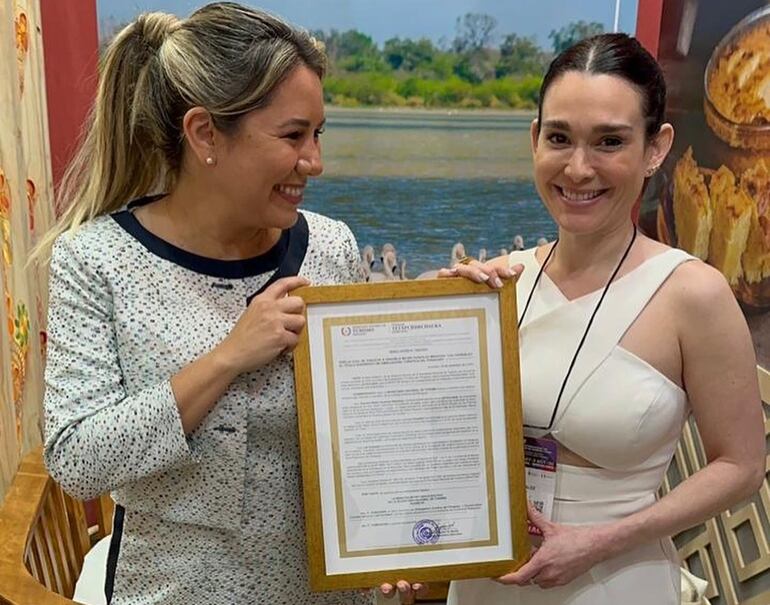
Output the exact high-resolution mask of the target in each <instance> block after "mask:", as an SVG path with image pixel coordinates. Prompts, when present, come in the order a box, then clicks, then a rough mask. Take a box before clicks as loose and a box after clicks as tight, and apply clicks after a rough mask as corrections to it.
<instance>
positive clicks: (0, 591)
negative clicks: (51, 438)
mask: <svg viewBox="0 0 770 605" xmlns="http://www.w3.org/2000/svg"><path fill="white" fill-rule="evenodd" d="M111 502H112V501H111V500H110V499H109V498H102V499H100V500H99V501H98V502H97V503H96V505H95V506H96V511H95V512H96V517H97V518H96V522H95V525H93V526H91V527H89V524H88V522H87V521H86V512H85V508H84V506H83V503H82V502H80V501H78V500H75V499H74V498H71V497H70V496H68V495H67V494H65V493H64V491H63V490H62V489H61V487H59V486H58V485H57V484H56V483H55V482H54V481H53V479H51V477H50V476H49V475H48V473H47V472H46V469H45V466H44V464H43V459H42V451H41V450H40V449H38V450H36V451H34V452H32V453H30V454H29V455H28V456H27V457H25V458H24V460H23V461H22V463H21V466H20V468H19V471H18V473H17V474H16V477H15V478H14V481H13V483H12V485H11V488H10V490H9V492H8V494H7V496H6V499H5V502H4V503H3V506H2V508H1V509H0V536H2V539H1V540H0V603H2V604H3V605H61V604H64V603H73V601H71V600H70V599H71V597H72V594H73V593H74V590H75V583H76V582H77V579H78V576H79V575H80V571H81V569H82V566H83V558H84V557H85V555H86V553H87V552H88V551H89V550H90V548H91V545H92V544H93V543H95V542H96V541H97V540H99V539H101V538H103V537H104V536H105V535H107V534H108V533H109V532H110V528H111V518H112V504H111Z"/></svg>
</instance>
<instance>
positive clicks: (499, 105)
mask: <svg viewBox="0 0 770 605" xmlns="http://www.w3.org/2000/svg"><path fill="white" fill-rule="evenodd" d="M496 27H497V21H496V20H495V18H494V17H492V16H490V15H485V14H479V13H467V14H465V15H463V16H462V17H458V19H457V22H456V35H455V38H454V40H452V41H451V43H446V42H444V43H443V44H439V46H437V45H436V44H434V43H433V42H432V41H431V40H428V39H427V38H421V39H418V40H411V39H408V38H403V39H402V38H391V39H389V40H387V41H386V42H385V44H384V45H383V47H382V50H380V49H379V48H378V47H377V45H376V44H375V43H374V41H373V40H372V39H371V37H369V36H367V35H365V34H363V33H361V32H358V31H355V30H348V31H345V32H339V31H337V30H331V31H329V32H313V35H314V36H315V37H316V38H318V39H319V40H321V41H323V42H324V44H325V45H326V51H327V55H328V56H329V60H330V63H331V69H330V75H329V76H328V77H327V79H326V82H325V85H324V89H325V98H326V101H327V102H329V103H333V104H335V105H340V106H343V107H358V106H367V105H377V106H395V107H467V108H494V109H503V108H514V109H534V108H536V107H537V101H538V95H539V92H540V85H541V83H542V74H543V73H544V72H545V70H546V68H547V66H548V62H549V61H550V60H551V56H552V55H551V54H550V53H548V52H546V51H545V50H543V49H542V48H540V47H539V46H538V45H537V43H536V41H535V39H534V38H532V37H526V36H520V35H518V34H507V35H505V36H504V37H503V39H502V42H501V43H500V46H499V48H495V47H493V45H492V43H493V41H494V38H495V34H494V31H495V29H496ZM603 29H604V28H603V26H602V24H601V23H586V22H585V21H577V22H573V23H570V24H568V25H566V26H564V27H562V28H561V29H559V30H558V31H557V30H554V31H552V32H551V34H550V36H549V38H550V39H551V42H552V44H553V48H554V52H560V51H561V50H564V49H565V48H567V47H569V46H571V45H572V44H574V43H575V42H577V41H579V40H582V39H584V38H586V37H588V36H592V35H595V34H598V33H601V32H602V31H603Z"/></svg>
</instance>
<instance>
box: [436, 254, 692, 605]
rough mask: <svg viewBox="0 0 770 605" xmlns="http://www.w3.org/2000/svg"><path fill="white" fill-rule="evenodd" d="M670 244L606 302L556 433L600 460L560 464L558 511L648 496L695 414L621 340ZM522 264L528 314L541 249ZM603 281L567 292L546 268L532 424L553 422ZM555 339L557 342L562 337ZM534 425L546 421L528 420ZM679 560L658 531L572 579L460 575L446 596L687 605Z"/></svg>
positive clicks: (528, 355) (564, 514)
mask: <svg viewBox="0 0 770 605" xmlns="http://www.w3.org/2000/svg"><path fill="white" fill-rule="evenodd" d="M691 259H692V257H691V256H689V255H687V254H686V253H684V252H682V251H681V250H674V249H672V250H667V251H666V252H664V253H662V254H659V255H658V256H655V257H653V258H651V259H648V260H647V261H646V262H644V263H643V264H642V265H640V266H639V267H637V268H636V269H634V270H633V271H631V272H629V273H627V274H626V275H624V276H623V277H621V278H619V279H617V280H616V281H615V282H614V283H613V284H612V286H611V287H610V289H609V291H608V293H607V296H606V297H605V299H604V302H603V303H602V305H601V308H600V309H599V311H598V314H597V316H596V319H595V320H594V323H593V327H592V328H591V330H590V332H589V334H588V337H587V339H586V342H585V345H584V346H583V348H582V350H581V352H580V354H579V356H578V358H577V362H576V364H575V367H574V369H573V371H572V374H571V375H570V379H569V382H568V383H567V386H566V389H565V391H564V395H563V397H562V401H561V404H560V406H559V410H558V413H557V416H556V420H555V424H554V428H553V430H552V431H550V432H551V434H552V435H553V436H554V438H556V439H557V440H558V441H559V442H561V443H562V444H563V445H564V446H565V447H567V448H569V449H570V450H572V451H573V452H575V453H576V454H578V455H580V456H582V457H583V458H585V459H587V460H589V461H590V462H592V463H593V464H595V465H596V466H597V467H599V468H582V467H575V466H569V465H565V464H561V465H559V466H558V468H557V475H556V498H555V501H554V510H553V520H554V521H556V522H558V523H565V524H575V525H579V524H593V523H602V522H609V521H613V520H616V519H620V518H623V517H626V516H628V515H630V514H632V513H634V512H637V511H639V510H641V509H643V508H646V507H648V506H650V505H651V504H652V503H653V502H654V501H655V498H656V495H655V494H656V492H657V489H658V487H659V486H660V483H661V481H662V479H663V476H664V474H665V472H666V469H667V467H668V464H669V462H670V461H671V458H672V456H673V454H674V451H675V449H676V444H677V441H678V439H679V436H680V434H681V430H682V426H683V424H684V422H685V421H686V419H687V416H688V414H689V411H690V410H689V404H688V400H687V395H686V393H685V392H684V391H683V390H682V389H681V388H680V387H679V386H678V385H676V384H675V383H673V382H672V381H671V380H670V379H668V378H667V377H666V376H664V375H663V374H661V373H660V372H659V371H657V370H656V369H655V368H653V367H652V366H651V365H650V364H648V363H647V362H645V361H644V360H642V359H640V358H639V357H637V356H636V355H634V354H633V353H631V352H629V351H627V350H626V349H624V348H622V347H621V346H620V345H619V342H620V340H621V339H622V337H623V335H624V334H625V332H626V331H627V330H628V328H629V327H630V326H631V324H632V323H633V322H634V320H635V319H636V318H637V316H638V315H639V313H640V312H641V311H642V310H643V309H644V307H645V306H646V304H647V303H648V302H649V300H650V299H651V298H652V297H653V296H654V295H655V293H656V292H657V291H658V289H659V287H660V286H661V284H662V283H663V282H664V281H665V280H666V279H667V278H668V277H669V275H670V274H671V272H672V271H673V270H674V269H676V267H678V266H679V265H680V264H681V263H683V262H686V261H688V260H691ZM510 262H511V265H513V264H516V263H522V264H524V266H525V268H526V270H525V271H524V273H523V274H522V277H521V279H520V280H519V283H518V286H517V287H518V291H517V294H518V300H519V313H520V314H521V312H522V310H523V307H524V304H525V302H526V298H527V296H528V295H529V293H530V291H531V290H532V287H533V283H534V281H535V278H536V276H537V273H538V270H539V268H540V266H539V263H538V261H537V260H536V258H535V254H534V250H525V251H522V252H514V253H513V254H511V257H510ZM600 296H601V290H599V291H596V292H592V293H590V294H587V295H585V296H582V297H580V298H577V299H575V300H572V301H570V300H568V299H567V298H566V297H565V296H564V295H563V294H562V293H561V291H560V290H559V289H558V287H557V286H556V285H555V284H554V283H553V282H551V281H550V279H549V278H548V275H547V274H545V273H543V275H542V277H541V279H540V283H539V284H538V286H537V288H536V290H535V292H534V294H533V296H532V301H531V303H530V306H529V309H528V311H527V314H526V316H525V322H524V324H523V326H522V329H521V331H520V347H521V375H522V397H523V405H524V418H525V423H526V424H530V425H535V426H547V425H548V423H549V421H550V417H551V414H552V412H553V407H554V404H555V402H556V399H557V396H558V392H559V389H560V388H561V384H562V380H563V378H564V376H565V374H566V372H567V368H568V367H569V364H570V362H571V361H572V357H573V355H574V354H575V349H576V348H577V346H578V343H579V341H580V338H581V337H582V335H583V332H584V330H585V328H586V325H587V323H588V320H589V317H590V315H591V313H592V312H593V310H594V308H595V306H596V303H597V301H598V299H599V297H600ZM555 343H558V344H556V345H555ZM527 432H528V433H529V434H532V435H534V436H538V437H539V436H543V434H544V433H545V431H531V430H529V429H528V430H527ZM679 599H680V576H679V561H678V558H677V555H676V551H675V549H674V546H673V543H672V542H671V540H669V539H666V540H660V541H655V542H650V543H648V544H644V545H642V546H639V547H638V548H635V549H633V550H630V551H628V552H626V553H624V554H622V555H620V556H617V557H614V558H611V559H608V560H606V561H604V562H602V563H599V564H598V565H596V566H594V567H593V568H592V569H591V570H589V571H588V572H587V573H585V574H583V575H582V576H580V577H578V578H576V579H575V580H574V581H573V582H571V583H570V584H568V585H567V586H563V587H558V588H550V589H541V588H540V587H538V586H536V585H533V586H526V587H518V586H503V585H501V584H498V583H496V582H493V581H492V580H486V579H482V580H464V581H458V582H453V583H452V585H451V588H450V592H449V600H448V602H447V603H448V605H476V604H484V605H503V604H505V605H619V604H620V603H622V604H623V605H651V604H653V603H654V604H655V605H678V604H679Z"/></svg>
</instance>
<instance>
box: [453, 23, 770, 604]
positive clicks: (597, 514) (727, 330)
mask: <svg viewBox="0 0 770 605" xmlns="http://www.w3.org/2000/svg"><path fill="white" fill-rule="evenodd" d="M665 96H666V94H665V83H664V80H663V76H662V74H661V71H660V69H659V67H658V65H657V63H656V62H655V60H654V59H653V58H652V57H651V56H650V55H649V54H648V53H647V52H646V51H645V50H644V49H643V48H642V47H641V46H640V45H639V43H638V42H637V41H636V40H634V39H632V38H630V37H628V36H626V35H624V34H606V35H601V36H597V37H594V38H590V39H588V40H585V41H583V42H580V43H579V44H577V45H576V46H574V47H572V48H570V49H568V50H567V51H565V52H564V53H562V54H561V55H559V56H558V57H557V58H556V59H555V60H554V62H553V63H552V64H551V66H550V68H549V71H548V73H547V75H546V77H545V79H544V81H543V85H542V89H541V94H540V107H539V110H538V117H537V120H535V121H534V122H533V124H532V149H533V155H534V166H535V182H536V185H537V189H538V192H539V194H540V196H541V197H542V200H543V203H544V204H545V206H546V208H547V209H548V211H549V212H550V214H551V216H552V217H553V219H554V221H555V222H556V223H557V226H558V230H559V236H558V240H557V241H555V242H553V243H550V244H548V245H545V246H541V247H538V248H535V249H531V250H524V251H521V252H514V253H512V254H511V255H510V256H508V257H500V258H498V259H495V260H493V261H491V262H489V263H487V264H479V263H472V264H470V265H459V266H457V267H456V268H455V269H453V270H444V272H443V275H453V274H455V275H463V276H465V277H468V278H470V279H474V280H476V281H482V280H483V281H488V282H489V283H490V285H493V286H496V285H499V284H500V283H501V282H500V280H501V279H506V278H509V277H510V276H511V268H512V267H513V266H514V265H518V264H522V265H524V267H525V271H524V272H523V274H522V276H521V278H520V279H519V282H518V284H517V292H518V300H519V324H520V345H521V373H522V391H523V402H524V419H525V424H526V427H527V428H526V431H527V433H528V434H529V435H532V436H534V437H539V438H549V439H553V440H555V441H556V442H557V443H558V470H557V476H556V488H555V500H554V506H553V515H552V518H551V519H546V518H544V517H543V516H542V515H541V514H539V513H538V512H536V511H535V510H531V511H530V520H531V521H532V522H533V523H534V525H536V526H537V527H539V528H540V530H541V531H542V534H543V538H542V541H541V542H539V543H538V544H537V547H536V548H534V549H533V554H532V557H531V558H530V560H529V562H527V563H526V564H525V565H524V566H523V567H522V568H521V569H519V570H518V571H516V572H513V573H510V574H508V575H506V576H503V577H502V578H498V579H497V581H493V580H468V581H461V582H454V583H453V584H452V587H451V590H450V597H449V604H450V605H473V604H477V603H484V605H503V604H505V605H557V604H558V605H618V604H620V603H622V604H623V605H653V604H654V605H678V604H679V603H680V574H679V561H678V559H677V555H676V551H675V550H674V548H673V545H672V543H671V540H670V539H669V536H671V535H673V534H675V533H677V532H679V531H682V530H683V529H685V528H687V527H690V526H692V525H694V524H697V523H700V522H702V521H703V520H705V519H707V518H709V517H711V516H713V515H714V514H716V513H718V512H720V511H723V510H725V509H726V508H727V507H729V506H730V505H732V504H733V503H735V502H737V501H739V500H741V499H743V498H745V497H747V496H748V495H749V494H751V493H752V492H754V491H755V490H756V489H757V488H758V486H759V485H760V483H761V481H762V478H763V476H764V470H765V462H764V454H765V440H764V423H763V420H762V415H761V408H760V400H759V393H758V386H757V379H756V365H755V364H756V361H755V358H754V352H753V349H752V345H751V340H750V337H749V332H748V329H747V327H746V323H745V321H744V318H743V315H742V314H741V312H740V310H739V308H738V305H737V304H736V301H735V299H734V297H733V295H732V293H731V291H730V288H729V287H728V285H727V283H726V281H725V280H724V278H723V277H722V276H721V275H720V274H719V273H718V272H717V271H716V270H714V269H712V268H711V267H709V266H708V265H706V264H704V263H702V262H700V261H698V260H696V259H694V258H693V257H691V256H689V255H687V254H686V253H684V252H682V251H681V250H675V249H671V248H668V247H666V246H664V245H663V244H660V243H658V242H656V241H654V240H652V239H649V238H647V237H645V236H644V235H643V234H641V233H639V232H638V231H637V229H636V227H635V225H634V223H633V221H632V208H633V206H634V204H635V202H636V201H637V199H638V198H639V195H640V193H641V191H642V188H643V187H644V183H645V180H646V179H647V178H649V177H650V176H651V175H652V174H653V173H654V172H655V171H656V170H657V169H658V168H659V167H660V165H661V163H662V162H663V160H664V159H665V157H666V154H667V153H668V151H669V149H670V147H671V143H672V139H673V130H672V127H671V125H670V124H666V123H664V121H663V116H664V110H665ZM689 414H693V415H694V417H695V420H696V422H697V425H698V428H699V431H700V434H701V437H702V438H703V443H704V447H705V454H706V457H707V460H708V464H707V465H706V466H705V468H703V469H702V470H700V471H699V472H697V473H695V474H694V475H692V476H691V477H689V478H687V479H686V480H685V481H683V482H682V483H681V484H680V485H679V486H678V487H677V488H676V489H675V490H673V491H672V492H671V493H670V494H668V495H667V496H666V497H664V498H662V499H660V500H657V499H656V492H657V490H658V487H659V485H660V483H661V481H662V479H663V476H664V473H665V471H666V468H667V467H668V464H669V462H670V461H671V458H672V456H673V453H674V450H675V447H676V443H677V441H678V439H679V435H680V433H681V430H682V426H683V424H684V422H685V421H686V419H687V417H688V416H689Z"/></svg>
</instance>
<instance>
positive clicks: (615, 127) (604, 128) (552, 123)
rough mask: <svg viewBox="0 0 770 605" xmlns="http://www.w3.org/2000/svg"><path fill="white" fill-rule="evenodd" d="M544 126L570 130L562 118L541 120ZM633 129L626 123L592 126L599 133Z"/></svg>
mask: <svg viewBox="0 0 770 605" xmlns="http://www.w3.org/2000/svg"><path fill="white" fill-rule="evenodd" d="M543 127H544V128H553V129H555V130H570V127H569V124H568V123H567V122H565V121H564V120H546V121H545V122H543ZM629 130H633V127H632V126H629V125H628V124H599V125H597V126H594V128H593V131H594V132H599V133H607V132H624V131H629Z"/></svg>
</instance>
